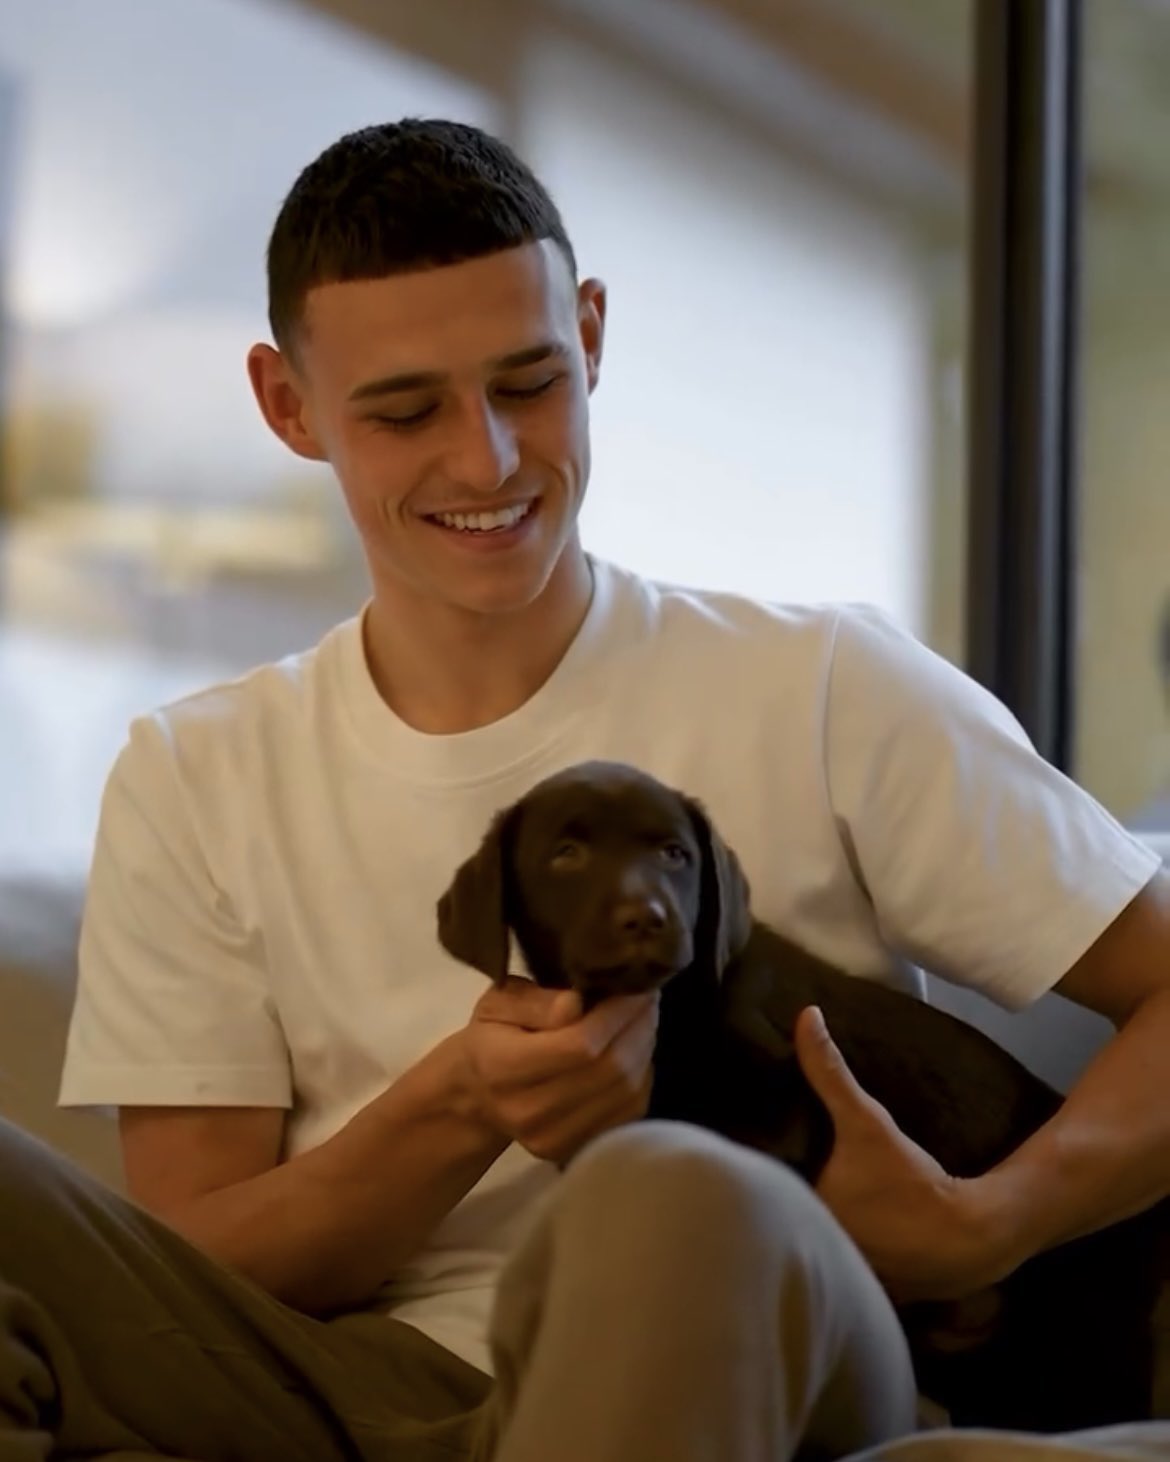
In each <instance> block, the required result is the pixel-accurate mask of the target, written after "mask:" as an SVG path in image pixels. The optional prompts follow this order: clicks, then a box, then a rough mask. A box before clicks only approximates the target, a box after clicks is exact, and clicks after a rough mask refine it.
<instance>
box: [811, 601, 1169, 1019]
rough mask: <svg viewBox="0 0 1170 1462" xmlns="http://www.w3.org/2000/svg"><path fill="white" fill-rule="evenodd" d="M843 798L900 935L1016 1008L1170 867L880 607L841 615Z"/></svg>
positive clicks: (881, 916)
mask: <svg viewBox="0 0 1170 1462" xmlns="http://www.w3.org/2000/svg"><path fill="white" fill-rule="evenodd" d="M824 737H825V770H826V782H827V792H828V797H829V802H830V805H831V808H832V813H833V816H834V818H835V820H836V825H837V829H838V832H839V834H840V837H841V839H842V842H843V844H844V846H845V850H846V854H847V856H848V857H849V859H850V862H851V865H852V867H853V870H854V873H855V875H856V876H857V878H858V879H859V880H860V882H861V883H862V885H863V887H864V888H865V890H866V892H867V894H868V896H869V898H870V900H871V901H872V904H873V908H874V911H875V914H876V917H877V920H878V923H879V926H880V929H881V932H882V936H883V938H884V940H885V941H886V943H887V944H888V945H889V946H890V947H891V948H892V949H895V950H897V951H898V952H900V953H901V954H903V955H904V956H906V957H907V958H908V959H911V960H913V961H914V962H915V963H916V964H918V965H920V966H921V967H923V968H924V969H928V970H930V971H932V972H933V973H935V974H938V975H940V976H941V977H943V978H944V979H947V980H950V981H952V982H954V983H956V984H962V985H968V986H971V987H973V988H975V989H978V990H980V991H981V992H982V993H984V994H986V995H988V996H990V997H991V998H992V999H994V1000H996V1001H998V1002H999V1003H1000V1004H1001V1005H1004V1006H1006V1007H1007V1008H1009V1009H1021V1008H1023V1007H1024V1006H1026V1005H1028V1004H1029V1003H1030V1002H1031V1001H1033V1000H1035V999H1036V998H1038V997H1039V996H1040V995H1042V994H1044V993H1045V992H1046V991H1048V990H1050V989H1051V988H1052V987H1053V985H1055V984H1056V983H1057V981H1058V980H1060V979H1061V978H1062V977H1063V976H1064V975H1065V974H1066V973H1067V971H1068V970H1069V969H1070V968H1071V967H1072V965H1074V964H1075V963H1076V961H1077V960H1078V959H1079V958H1080V956H1081V955H1082V954H1084V953H1085V951H1086V950H1087V949H1088V948H1089V947H1090V946H1091V945H1092V944H1093V943H1094V941H1095V940H1096V939H1097V937H1098V936H1099V935H1100V934H1102V933H1103V932H1104V931H1105V929H1106V928H1107V927H1108V926H1109V925H1110V924H1111V923H1112V922H1113V920H1114V919H1115V918H1116V917H1117V916H1118V914H1120V913H1121V912H1122V910H1123V909H1124V908H1125V906H1126V905H1127V904H1128V903H1130V902H1131V901H1132V900H1133V898H1134V897H1135V896H1136V895H1137V894H1138V892H1139V891H1140V890H1141V889H1142V888H1143V887H1144V886H1145V885H1146V884H1147V883H1148V882H1149V881H1150V879H1151V878H1152V877H1153V876H1154V874H1155V872H1156V871H1157V869H1158V868H1159V866H1160V860H1159V858H1158V856H1157V855H1156V854H1155V853H1154V852H1153V851H1152V850H1151V849H1149V848H1147V847H1145V846H1144V845H1143V844H1142V843H1140V842H1139V841H1138V840H1137V839H1136V838H1134V837H1133V836H1131V835H1130V834H1129V833H1128V832H1126V831H1125V829H1124V828H1122V827H1121V825H1120V824H1119V823H1118V822H1117V821H1116V820H1115V819H1114V818H1113V817H1112V816H1110V814H1109V813H1108V812H1107V811H1106V810H1105V809H1104V808H1103V807H1102V806H1101V805H1100V804H1099V803H1098V802H1097V801H1095V800H1094V799H1093V798H1092V797H1091V796H1089V794H1088V793H1087V792H1085V791H1084V790H1083V789H1082V788H1081V787H1079V786H1077V785H1076V784H1075V783H1074V782H1072V781H1071V780H1070V779H1069V778H1068V777H1066V776H1064V775H1063V774H1062V773H1061V772H1059V771H1057V770H1056V769H1055V768H1054V767H1052V766H1051V765H1050V764H1049V763H1048V762H1047V761H1045V760H1044V759H1043V758H1042V757H1041V756H1040V755H1039V754H1038V753H1037V752H1036V751H1035V749H1034V748H1033V747H1032V745H1031V743H1030V742H1029V740H1028V738H1027V736H1026V735H1025V733H1024V731H1023V729H1022V728H1021V726H1020V724H1019V722H1018V721H1017V720H1016V719H1015V718H1014V717H1013V716H1012V715H1011V714H1010V712H1009V711H1008V710H1007V709H1006V708H1005V707H1004V706H1003V705H1002V703H1001V702H1000V701H998V700H997V699H996V698H995V697H994V696H992V695H991V694H989V693H988V692H987V691H986V690H984V689H983V687H982V686H980V685H979V684H978V683H977V682H975V681H973V680H972V679H970V678H969V677H968V676H966V675H965V674H963V673H962V672H961V671H960V670H958V669H956V668H955V667H954V666H953V665H951V664H950V663H949V662H948V661H946V660H944V659H943V658H942V657H941V656H939V655H936V654H935V653H934V652H932V651H931V650H929V649H927V648H926V647H925V646H924V645H922V644H920V643H919V642H918V641H917V640H915V639H913V638H912V637H911V636H909V635H907V634H905V633H904V632H903V631H901V630H899V629H898V628H897V627H896V626H895V625H893V624H892V623H891V622H890V621H889V620H888V619H887V618H886V617H885V616H884V615H883V614H882V613H880V612H879V611H877V610H872V609H854V608H849V609H846V610H843V611H842V612H841V614H840V616H839V618H838V620H837V624H836V631H835V638H834V646H833V653H832V658H831V662H830V670H829V676H828V682H827V686H826V693H825V722H824Z"/></svg>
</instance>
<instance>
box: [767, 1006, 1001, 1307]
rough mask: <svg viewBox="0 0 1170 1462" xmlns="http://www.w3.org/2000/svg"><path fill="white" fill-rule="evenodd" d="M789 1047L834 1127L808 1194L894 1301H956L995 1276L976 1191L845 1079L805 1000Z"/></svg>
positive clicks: (832, 1047) (818, 1015)
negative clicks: (814, 1193) (827, 1152)
mask: <svg viewBox="0 0 1170 1462" xmlns="http://www.w3.org/2000/svg"><path fill="white" fill-rule="evenodd" d="M795 1038H796V1055H797V1059H798V1060H799V1062H800V1066H801V1069H802V1071H803V1072H804V1074H805V1077H806V1078H807V1080H808V1082H809V1084H810V1085H811V1087H812V1088H813V1090H814V1091H815V1092H816V1094H817V1095H818V1096H819V1097H820V1099H821V1101H822V1102H824V1104H825V1107H826V1108H827V1110H828V1113H829V1116H830V1117H831V1118H832V1121H833V1127H834V1131H835V1134H836V1137H835V1140H834V1143H833V1151H832V1153H831V1155H830V1157H829V1161H828V1163H827V1164H826V1165H825V1169H824V1171H823V1172H822V1174H821V1177H820V1180H819V1181H818V1183H817V1193H818V1194H819V1196H820V1197H821V1199H822V1201H823V1202H824V1203H825V1205H826V1206H827V1207H828V1208H829V1210H830V1212H831V1213H832V1214H833V1215H834V1217H835V1218H836V1219H837V1221H838V1222H839V1223H840V1224H841V1226H842V1228H844V1229H845V1231H846V1233H848V1234H849V1236H850V1237H851V1238H852V1239H853V1241H854V1243H855V1244H856V1245H857V1247H858V1248H859V1249H860V1250H861V1252H862V1253H863V1254H864V1255H865V1257H866V1259H868V1261H869V1263H870V1266H871V1267H872V1269H873V1270H874V1272H875V1273H876V1275H877V1277H878V1278H879V1279H880V1280H881V1282H882V1284H883V1285H884V1286H885V1288H886V1290H887V1292H888V1293H889V1295H890V1297H891V1298H892V1299H893V1300H895V1301H896V1302H898V1303H906V1302H908V1301H911V1300H951V1299H960V1298H963V1297H964V1296H966V1295H969V1294H972V1293H973V1292H974V1291H976V1290H978V1289H981V1288H982V1287H983V1286H984V1285H986V1284H990V1283H992V1282H994V1281H995V1280H997V1279H999V1278H1001V1277H1002V1274H1001V1273H999V1272H998V1270H997V1268H996V1264H995V1260H994V1258H993V1256H992V1255H991V1254H990V1252H989V1247H990V1246H989V1244H988V1239H987V1231H986V1228H985V1225H984V1223H983V1222H982V1219H981V1217H980V1211H979V1207H978V1203H977V1190H976V1188H975V1186H974V1185H973V1184H972V1183H971V1182H966V1181H964V1180H962V1179H959V1178H954V1177H951V1176H950V1175H949V1174H948V1173H946V1172H944V1171H943V1169H942V1168H941V1167H940V1166H939V1165H938V1163H937V1162H935V1160H934V1158H932V1157H931V1156H930V1154H929V1153H927V1152H924V1151H923V1149H922V1148H921V1147H919V1146H918V1145H917V1144H916V1143H914V1142H911V1141H910V1139H909V1138H908V1137H907V1136H906V1134H905V1133H904V1132H903V1131H902V1130H901V1129H900V1128H899V1127H898V1125H897V1123H896V1122H895V1121H894V1119H893V1118H892V1117H891V1116H890V1114H889V1112H887V1111H886V1109H885V1107H883V1106H882V1105H881V1103H880V1102H877V1101H875V1100H874V1098H873V1097H871V1096H870V1095H869V1094H868V1093H867V1092H866V1091H864V1090H863V1089H862V1088H861V1087H860V1086H859V1085H858V1083H857V1081H856V1080H855V1078H854V1076H853V1074H852V1072H851V1071H850V1070H849V1068H848V1066H847V1065H846V1064H845V1058H844V1057H843V1056H842V1055H841V1052H840V1051H839V1050H838V1048H837V1046H836V1045H835V1044H834V1043H833V1040H832V1038H831V1037H830V1035H829V1032H828V1030H827V1029H826V1027H825V1023H824V1018H823V1017H822V1015H821V1013H820V1011H819V1010H817V1009H816V1007H815V1006H810V1007H809V1008H807V1009H806V1010H803V1011H802V1012H801V1014H800V1017H799V1019H798V1020H797V1023H796V1032H795Z"/></svg>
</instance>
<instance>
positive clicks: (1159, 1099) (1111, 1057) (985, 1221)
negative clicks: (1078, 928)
mask: <svg viewBox="0 0 1170 1462" xmlns="http://www.w3.org/2000/svg"><path fill="white" fill-rule="evenodd" d="M1057 989H1058V990H1060V992H1061V993H1062V994H1064V995H1066V996H1068V997H1069V998H1070V999H1073V1000H1076V1001H1077V1002H1078V1003H1080V1004H1082V1005H1085V1006H1087V1007H1088V1008H1089V1009H1092V1010H1095V1011H1097V1012H1098V1013H1100V1014H1102V1015H1105V1016H1108V1017H1109V1018H1110V1019H1111V1020H1113V1021H1114V1022H1115V1023H1117V1024H1118V1025H1119V1026H1120V1030H1119V1031H1118V1034H1117V1035H1116V1036H1114V1037H1113V1038H1112V1039H1111V1040H1110V1041H1109V1043H1108V1044H1107V1045H1106V1046H1105V1047H1104V1049H1103V1050H1101V1051H1100V1052H1099V1054H1098V1055H1097V1057H1096V1059H1095V1060H1094V1061H1093V1062H1092V1063H1091V1064H1090V1065H1089V1066H1088V1067H1087V1068H1086V1070H1085V1072H1084V1074H1083V1075H1082V1077H1081V1079H1080V1080H1079V1081H1078V1082H1077V1084H1076V1086H1075V1087H1074V1088H1073V1090H1072V1091H1071V1092H1070V1093H1069V1095H1068V1099H1067V1100H1066V1102H1065V1103H1064V1105H1063V1106H1062V1107H1061V1109H1060V1111H1059V1112H1058V1113H1057V1114H1056V1116H1055V1117H1053V1118H1052V1120H1051V1121H1049V1122H1048V1123H1046V1124H1045V1126H1044V1127H1042V1128H1041V1129H1040V1130H1039V1131H1038V1132H1036V1133H1035V1134H1034V1135H1033V1136H1032V1137H1031V1138H1030V1139H1029V1140H1028V1141H1027V1142H1025V1143H1024V1144H1023V1145H1022V1146H1021V1147H1019V1148H1018V1149H1017V1151H1016V1152H1015V1153H1013V1154H1012V1156H1011V1157H1009V1158H1008V1159H1007V1160H1006V1161H1004V1162H1003V1163H1001V1164H1000V1165H999V1166H998V1167H996V1168H993V1169H992V1170H991V1172H989V1173H987V1174H985V1175H984V1176H983V1177H980V1178H972V1179H958V1178H955V1177H953V1176H951V1175H950V1174H947V1173H945V1172H943V1170H942V1169H941V1168H940V1167H939V1165H938V1163H936V1162H935V1161H934V1159H933V1158H932V1157H930V1156H929V1154H927V1153H925V1152H923V1150H922V1149H921V1148H920V1147H918V1146H916V1144H914V1143H913V1142H911V1141H910V1139H909V1138H908V1137H906V1135H905V1134H904V1133H903V1132H901V1131H900V1130H899V1128H898V1127H897V1125H896V1124H895V1123H894V1121H893V1119H892V1118H891V1117H890V1115H889V1113H888V1112H887V1111H886V1110H885V1108H884V1107H882V1106H881V1105H880V1104H879V1103H878V1102H876V1101H875V1100H874V1099H873V1098H872V1097H870V1096H869V1095H868V1094H867V1093H866V1092H865V1091H863V1090H862V1089H861V1087H860V1086H859V1085H858V1084H857V1081H856V1079H855V1078H854V1077H853V1075H852V1073H851V1072H850V1071H849V1069H848V1067H847V1066H846V1064H845V1061H844V1058H843V1057H842V1056H841V1053H840V1051H838V1050H837V1048H836V1046H835V1045H834V1044H833V1042H832V1032H831V1031H825V1029H824V1027H823V1025H822V1024H821V1023H820V1022H818V1021H817V1020H816V1019H815V1018H813V1017H812V1016H811V1015H810V1013H809V1012H805V1013H804V1015H802V1017H801V1019H800V1021H799V1022H798V1024H797V1032H796V1035H797V1040H796V1049H797V1054H798V1056H799V1058H800V1062H801V1066H802V1068H803V1070H804V1072H805V1075H806V1076H807V1077H808V1079H809V1081H810V1082H811V1083H812V1085H813V1087H814V1088H815V1090H816V1091H817V1094H818V1095H819V1096H820V1097H821V1099H822V1100H823V1101H824V1103H825V1105H826V1107H827V1108H828V1110H829V1113H830V1115H831V1117H832V1119H833V1124H834V1128H835V1133H836V1136H835V1141H834V1145H833V1152H832V1155H831V1157H830V1159H829V1162H828V1164H827V1166H826V1167H825V1170H824V1172H823V1173H822V1175H821V1178H820V1180H819V1182H818V1184H817V1191H818V1192H819V1193H820V1196H821V1198H822V1199H823V1200H824V1202H825V1203H826V1204H827V1205H828V1207H829V1208H830V1209H831V1210H832V1212H833V1213H834V1214H835V1216H836V1217H837V1219H838V1220H839V1222H840V1223H841V1224H842V1226H843V1227H844V1228H845V1229H846V1231H847V1232H848V1233H849V1234H850V1236H851V1237H852V1238H853V1240H854V1241H855V1242H856V1244H857V1245H858V1247H859V1248H860V1249H861V1251H862V1252H863V1253H864V1254H865V1256H866V1258H867V1259H868V1260H869V1261H870V1264H871V1265H872V1266H873V1268H874V1270H875V1272H876V1273H877V1274H878V1276H879V1278H880V1279H881V1280H882V1281H883V1283H884V1284H885V1285H886V1287H887V1289H888V1290H889V1291H890V1293H891V1294H892V1295H894V1296H895V1298H897V1299H901V1300H912V1299H958V1298H961V1297H962V1296H964V1295H966V1294H970V1293H972V1292H974V1291H975V1290H978V1289H982V1288H983V1287H984V1286H986V1285H989V1284H994V1283H996V1282H997V1281H998V1280H1000V1279H1002V1278H1003V1277H1004V1276H1005V1275H1006V1274H1009V1273H1010V1272H1011V1271H1012V1270H1013V1269H1015V1268H1017V1267H1018V1266H1019V1265H1020V1264H1022V1263H1023V1262H1024V1261H1025V1260H1026V1259H1029V1258H1031V1257H1032V1255H1034V1254H1037V1253H1039V1252H1040V1251H1041V1250H1042V1249H1046V1248H1051V1247H1052V1246H1054V1245H1056V1244H1060V1243H1064V1242H1066V1241H1067V1240H1069V1239H1073V1238H1075V1237H1077V1236H1078V1235H1080V1234H1084V1233H1088V1232H1091V1231H1092V1230H1094V1229H1098V1228H1104V1227H1106V1226H1107V1225H1109V1224H1111V1223H1115V1222H1117V1221H1118V1220H1120V1219H1122V1218H1126V1217H1128V1216H1130V1215H1131V1214H1134V1213H1137V1212H1140V1211H1141V1210H1142V1209H1145V1208H1148V1207H1150V1206H1151V1205H1152V1204H1153V1203H1156V1202H1157V1201H1158V1200H1159V1199H1160V1198H1162V1197H1164V1196H1166V1195H1167V1194H1168V1193H1170V1062H1168V1061H1167V1059H1166V1051H1167V1049H1168V1048H1170V875H1168V874H1167V873H1165V872H1163V873H1161V874H1158V875H1156V876H1155V878H1154V879H1153V881H1152V882H1151V883H1149V884H1148V885H1147V886H1146V888H1145V889H1144V890H1143V891H1142V892H1141V893H1139V894H1138V896H1137V897H1136V898H1135V899H1134V900H1133V901H1132V902H1131V903H1130V904H1129V905H1128V906H1127V907H1126V909H1125V910H1124V911H1123V913H1122V914H1121V915H1120V916H1119V917H1118V918H1117V919H1116V920H1114V922H1113V923H1112V924H1111V925H1110V926H1109V928H1108V929H1106V931H1105V932H1104V934H1102V935H1101V936H1100V937H1099V938H1098V939H1097V940H1096V941H1095V943H1094V944H1093V945H1092V947H1091V948H1090V949H1089V951H1088V952H1087V953H1086V954H1085V955H1084V956H1082V958H1081V959H1079V960H1078V961H1077V962H1076V964H1075V965H1074V966H1073V967H1072V968H1071V969H1070V970H1069V972H1068V974H1067V975H1066V976H1065V977H1064V979H1063V980H1061V982H1060V983H1059V984H1058V986H1057Z"/></svg>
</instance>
